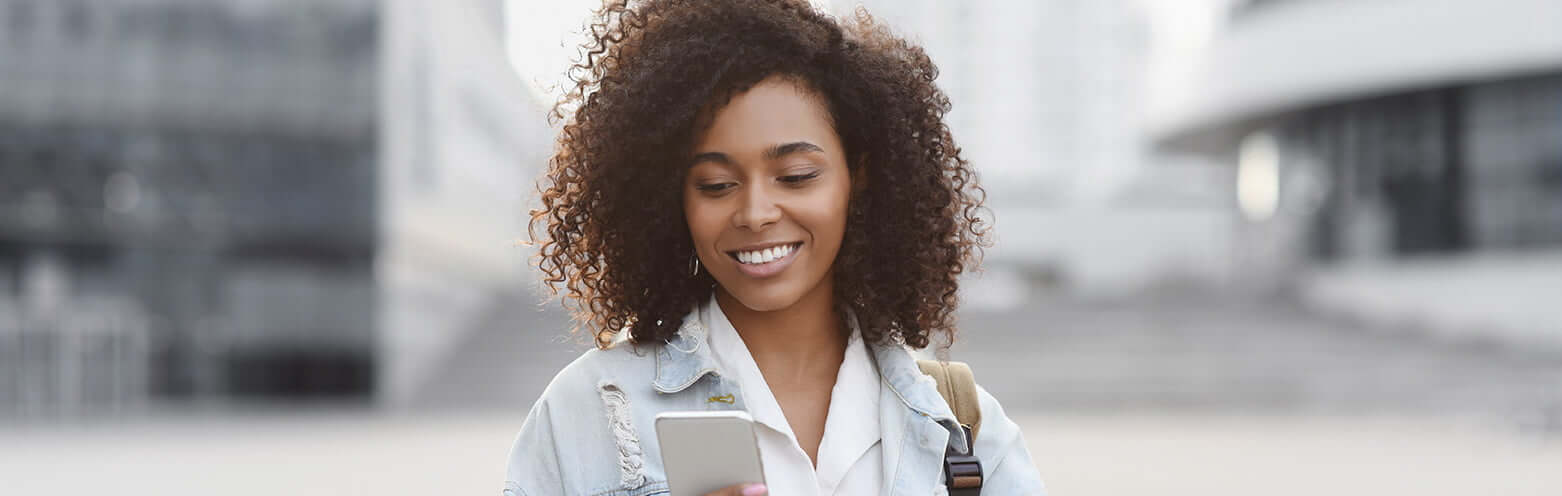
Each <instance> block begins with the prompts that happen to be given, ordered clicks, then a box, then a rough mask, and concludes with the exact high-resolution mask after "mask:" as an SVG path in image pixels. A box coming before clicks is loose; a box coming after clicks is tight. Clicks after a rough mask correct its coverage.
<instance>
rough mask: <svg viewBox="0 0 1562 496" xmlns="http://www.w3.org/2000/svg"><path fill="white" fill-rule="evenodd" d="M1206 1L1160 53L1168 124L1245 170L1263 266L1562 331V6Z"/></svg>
mask: <svg viewBox="0 0 1562 496" xmlns="http://www.w3.org/2000/svg"><path fill="white" fill-rule="evenodd" d="M1204 7H1206V10H1205V11H1204V12H1202V13H1200V14H1193V15H1188V14H1186V13H1181V16H1180V17H1177V16H1163V18H1162V19H1161V21H1163V23H1165V24H1168V25H1170V27H1169V29H1172V30H1175V29H1179V28H1180V29H1181V30H1182V31H1181V33H1182V34H1183V35H1184V36H1183V39H1184V40H1193V41H1190V42H1188V43H1186V44H1185V45H1184V46H1183V47H1182V48H1184V50H1182V51H1180V52H1178V53H1175V54H1171V55H1170V56H1168V57H1166V58H1165V60H1162V61H1161V62H1163V64H1162V67H1164V68H1170V70H1167V71H1162V72H1160V73H1158V76H1159V78H1160V79H1159V80H1158V81H1157V83H1158V88H1159V89H1160V90H1161V91H1159V92H1157V93H1156V96H1157V98H1156V99H1155V101H1154V102H1153V103H1154V105H1153V106H1152V107H1153V108H1154V116H1153V120H1154V125H1153V127H1154V128H1155V136H1156V139H1157V144H1158V145H1159V146H1160V147H1161V149H1163V150H1167V151H1171V152H1173V153H1186V154H1192V155H1197V156H1201V157H1205V158H1207V159H1210V160H1213V161H1216V162H1220V163H1223V164H1226V165H1228V166H1229V168H1230V170H1231V171H1232V172H1233V174H1232V176H1233V181H1232V184H1233V189H1234V193H1235V194H1234V195H1233V199H1234V200H1235V201H1234V205H1235V207H1236V208H1234V209H1233V210H1234V211H1237V212H1240V213H1241V218H1242V222H1241V223H1240V224H1239V228H1238V230H1239V238H1238V239H1239V243H1240V247H1241V249H1240V250H1239V253H1240V255H1241V260H1239V261H1238V263H1239V264H1241V265H1242V266H1243V269H1242V270H1240V271H1239V273H1243V274H1248V275H1250V276H1251V277H1250V280H1249V281H1248V282H1249V283H1251V284H1257V285H1261V286H1267V287H1271V288H1281V289H1287V290H1294V291H1296V292H1297V294H1299V295H1300V296H1301V297H1302V298H1303V299H1304V300H1306V301H1307V302H1309V303H1311V304H1314V305H1316V306H1318V307H1320V308H1323V309H1326V310H1329V311H1335V312H1341V313H1346V314H1350V315H1352V316H1356V317H1360V318H1362V319H1364V320H1369V321H1374V322H1377V323H1381V324H1385V325H1390V326H1407V325H1408V326H1412V327H1417V328H1425V329H1431V330H1434V331H1436V332H1444V333H1452V334H1458V335H1463V336H1480V337H1483V338H1484V337H1494V338H1497V339H1502V340H1509V341H1514V342H1522V343H1534V342H1542V343H1550V344H1557V343H1562V324H1559V322H1562V315H1557V314H1555V312H1554V311H1552V310H1550V309H1549V307H1554V304H1552V303H1550V301H1551V300H1554V298H1555V295H1556V294H1562V31H1559V30H1557V29H1555V26H1556V25H1557V23H1558V22H1559V21H1562V5H1559V4H1557V3H1556V2H1548V1H1533V0H1505V1H1497V2H1474V1H1430V0H1427V1H1394V2H1328V1H1316V0H1315V1H1307V0H1289V1H1282V0H1273V1H1262V2H1260V1H1236V2H1230V1H1215V2H1208V3H1207V4H1205V5H1204ZM1190 18H1191V19H1193V20H1191V21H1190V20H1189V19H1190ZM1179 23H1180V24H1181V26H1177V24H1179ZM1190 26H1196V27H1190ZM1201 28H1202V29H1201Z"/></svg>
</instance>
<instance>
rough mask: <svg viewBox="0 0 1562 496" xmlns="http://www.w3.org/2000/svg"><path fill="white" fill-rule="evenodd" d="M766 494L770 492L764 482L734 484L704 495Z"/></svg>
mask: <svg viewBox="0 0 1562 496" xmlns="http://www.w3.org/2000/svg"><path fill="white" fill-rule="evenodd" d="M768 494H770V489H769V488H766V487H765V485H764V484H736V485H732V486H727V487H723V488H721V489H720V490H717V491H716V492H713V493H709V494H706V495H705V496H766V495H768Z"/></svg>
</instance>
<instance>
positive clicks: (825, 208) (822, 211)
mask: <svg viewBox="0 0 1562 496" xmlns="http://www.w3.org/2000/svg"><path fill="white" fill-rule="evenodd" d="M847 198H848V190H847V189H846V188H839V189H838V190H831V191H829V192H827V193H825V194H822V195H820V196H819V197H817V198H814V199H813V201H810V202H808V208H807V213H806V214H805V215H806V217H807V219H808V220H807V223H808V225H809V231H811V232H812V233H813V235H814V238H815V241H817V242H818V243H819V245H820V248H826V249H829V250H832V251H833V250H837V249H839V248H840V245H841V238H842V237H843V236H844V235H845V232H846V208H847Z"/></svg>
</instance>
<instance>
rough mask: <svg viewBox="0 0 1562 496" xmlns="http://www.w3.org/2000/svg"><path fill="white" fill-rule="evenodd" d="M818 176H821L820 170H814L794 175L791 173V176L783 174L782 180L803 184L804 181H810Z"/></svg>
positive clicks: (788, 182)
mask: <svg viewBox="0 0 1562 496" xmlns="http://www.w3.org/2000/svg"><path fill="white" fill-rule="evenodd" d="M816 177H819V171H813V172H809V173H807V174H793V175H790V176H781V178H780V179H781V182H783V183H787V184H801V183H803V182H806V181H808V180H810V179H813V178H816Z"/></svg>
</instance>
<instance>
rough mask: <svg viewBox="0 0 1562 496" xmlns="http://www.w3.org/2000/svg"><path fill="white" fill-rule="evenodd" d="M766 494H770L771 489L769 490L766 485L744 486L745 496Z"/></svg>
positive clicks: (763, 495) (762, 495)
mask: <svg viewBox="0 0 1562 496" xmlns="http://www.w3.org/2000/svg"><path fill="white" fill-rule="evenodd" d="M766 494H770V489H767V488H766V487H765V485H764V484H750V485H747V486H743V496H765V495H766Z"/></svg>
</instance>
